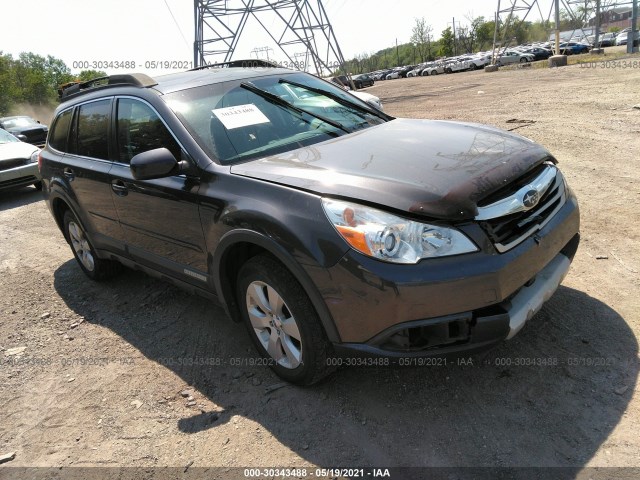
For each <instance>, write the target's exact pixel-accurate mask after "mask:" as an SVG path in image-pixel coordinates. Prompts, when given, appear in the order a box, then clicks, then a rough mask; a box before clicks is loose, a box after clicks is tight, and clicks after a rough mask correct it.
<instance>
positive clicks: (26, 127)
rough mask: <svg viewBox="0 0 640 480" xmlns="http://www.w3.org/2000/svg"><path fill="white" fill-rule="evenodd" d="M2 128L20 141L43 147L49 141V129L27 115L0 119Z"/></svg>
mask: <svg viewBox="0 0 640 480" xmlns="http://www.w3.org/2000/svg"><path fill="white" fill-rule="evenodd" d="M0 127H2V128H4V129H5V130H6V131H7V132H9V133H11V134H12V135H14V136H15V137H16V138H17V139H18V140H22V141H23V142H27V143H31V144H32V145H36V146H38V147H43V146H44V143H45V142H46V141H47V132H48V131H49V129H48V128H47V126H46V125H42V124H41V123H40V122H39V121H37V120H34V119H33V118H31V117H27V116H25V115H20V116H15V117H3V118H0Z"/></svg>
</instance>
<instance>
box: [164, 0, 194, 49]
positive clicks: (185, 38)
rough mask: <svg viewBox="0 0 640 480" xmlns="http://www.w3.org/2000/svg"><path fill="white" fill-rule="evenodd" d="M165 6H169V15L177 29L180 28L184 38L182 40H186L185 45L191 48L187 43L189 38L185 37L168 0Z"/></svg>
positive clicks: (165, 1)
mask: <svg viewBox="0 0 640 480" xmlns="http://www.w3.org/2000/svg"><path fill="white" fill-rule="evenodd" d="M164 4H165V5H166V6H167V10H169V15H171V18H173V23H175V25H176V27H178V31H179V32H180V36H181V37H182V40H184V44H185V45H186V46H187V47H189V48H191V45H190V44H189V42H188V41H187V37H185V36H184V33H183V32H182V28H180V24H179V23H178V21H177V20H176V17H175V16H174V15H173V12H172V11H171V7H170V6H169V4H168V3H167V0H164Z"/></svg>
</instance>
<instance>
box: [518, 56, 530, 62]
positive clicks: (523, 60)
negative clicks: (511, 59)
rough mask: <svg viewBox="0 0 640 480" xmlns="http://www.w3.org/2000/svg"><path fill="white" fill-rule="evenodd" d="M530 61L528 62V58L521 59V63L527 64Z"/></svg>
mask: <svg viewBox="0 0 640 480" xmlns="http://www.w3.org/2000/svg"><path fill="white" fill-rule="evenodd" d="M528 61H529V60H527V57H522V58H521V59H520V63H527V62H528Z"/></svg>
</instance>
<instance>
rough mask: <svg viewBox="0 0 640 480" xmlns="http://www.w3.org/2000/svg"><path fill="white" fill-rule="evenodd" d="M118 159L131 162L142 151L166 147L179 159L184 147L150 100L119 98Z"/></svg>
mask: <svg viewBox="0 0 640 480" xmlns="http://www.w3.org/2000/svg"><path fill="white" fill-rule="evenodd" d="M117 135H118V160H119V161H120V162H123V163H129V162H130V161H131V159H132V158H133V157H134V156H136V155H137V154H139V153H142V152H146V151H148V150H153V149H156V148H162V147H164V148H166V149H168V150H169V151H170V152H171V153H173V156H174V157H176V160H180V159H181V158H182V149H181V148H180V145H178V142H177V141H176V140H175V138H173V135H171V133H170V132H169V130H168V129H167V127H165V125H164V123H162V120H160V117H159V116H158V114H157V113H156V112H155V111H154V110H153V109H152V108H151V107H149V106H148V105H147V104H145V103H143V102H140V101H138V100H134V99H131V98H120V99H118V114H117Z"/></svg>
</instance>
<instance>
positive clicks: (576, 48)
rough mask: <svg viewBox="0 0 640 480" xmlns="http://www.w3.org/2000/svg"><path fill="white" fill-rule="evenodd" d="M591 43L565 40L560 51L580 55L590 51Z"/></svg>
mask: <svg viewBox="0 0 640 480" xmlns="http://www.w3.org/2000/svg"><path fill="white" fill-rule="evenodd" d="M589 49H590V48H589V45H586V44H584V43H578V42H564V43H561V44H560V53H562V54H563V55H578V54H581V53H589Z"/></svg>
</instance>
